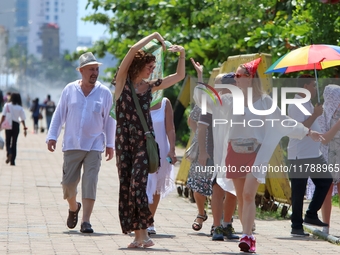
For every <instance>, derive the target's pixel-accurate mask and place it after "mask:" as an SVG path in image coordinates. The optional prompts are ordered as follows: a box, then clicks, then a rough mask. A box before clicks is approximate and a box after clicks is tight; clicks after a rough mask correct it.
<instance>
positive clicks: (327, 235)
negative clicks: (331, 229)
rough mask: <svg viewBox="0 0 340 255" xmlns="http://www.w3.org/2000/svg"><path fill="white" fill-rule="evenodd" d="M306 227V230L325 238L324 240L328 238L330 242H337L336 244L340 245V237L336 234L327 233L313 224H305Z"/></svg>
mask: <svg viewBox="0 0 340 255" xmlns="http://www.w3.org/2000/svg"><path fill="white" fill-rule="evenodd" d="M304 228H305V229H306V231H308V232H309V233H311V234H313V235H315V236H317V237H319V238H321V239H323V240H326V241H328V242H330V243H333V244H336V245H339V246H340V238H338V237H336V236H333V235H329V234H326V233H324V232H322V231H320V230H319V229H316V228H314V227H312V226H307V225H304Z"/></svg>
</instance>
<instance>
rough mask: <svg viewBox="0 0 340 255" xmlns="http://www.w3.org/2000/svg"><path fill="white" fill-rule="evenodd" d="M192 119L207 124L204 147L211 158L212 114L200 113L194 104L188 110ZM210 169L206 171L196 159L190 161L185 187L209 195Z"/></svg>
mask: <svg viewBox="0 0 340 255" xmlns="http://www.w3.org/2000/svg"><path fill="white" fill-rule="evenodd" d="M189 118H191V119H192V120H194V121H196V122H202V123H204V124H208V125H209V126H208V128H207V132H206V138H205V139H206V142H205V144H206V149H207V152H208V154H209V156H210V158H211V159H213V158H214V155H213V147H214V145H213V137H212V125H211V124H212V115H211V114H209V113H207V114H206V115H201V108H199V107H198V106H197V105H195V106H194V108H193V109H192V111H191V112H190V116H189ZM197 135H198V130H196V133H195V136H194V138H193V141H192V142H195V140H196V141H197ZM212 175H213V172H212V171H207V170H206V169H205V168H204V167H202V166H201V165H200V164H199V163H198V161H194V162H191V165H190V170H189V175H188V181H187V187H188V188H190V189H191V190H192V191H194V192H198V193H200V194H201V195H203V196H211V194H212V181H211V179H212Z"/></svg>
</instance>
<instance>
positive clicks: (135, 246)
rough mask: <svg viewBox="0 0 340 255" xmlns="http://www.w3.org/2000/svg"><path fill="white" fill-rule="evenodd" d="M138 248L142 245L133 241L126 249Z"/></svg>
mask: <svg viewBox="0 0 340 255" xmlns="http://www.w3.org/2000/svg"><path fill="white" fill-rule="evenodd" d="M139 247H142V244H141V243H139V242H137V241H133V242H132V243H130V244H129V245H128V248H139Z"/></svg>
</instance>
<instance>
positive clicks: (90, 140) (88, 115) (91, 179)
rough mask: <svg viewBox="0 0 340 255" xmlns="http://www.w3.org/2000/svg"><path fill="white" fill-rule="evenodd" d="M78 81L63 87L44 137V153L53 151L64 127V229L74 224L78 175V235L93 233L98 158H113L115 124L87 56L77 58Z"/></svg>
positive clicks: (107, 95) (96, 64)
mask: <svg viewBox="0 0 340 255" xmlns="http://www.w3.org/2000/svg"><path fill="white" fill-rule="evenodd" d="M79 62H80V65H79V67H78V68H77V70H79V72H80V74H81V76H82V79H81V80H76V81H74V82H71V83H69V84H67V86H66V87H65V88H64V90H63V91H62V94H61V98H60V101H59V103H58V105H57V108H56V111H55V112H54V114H53V117H52V121H51V126H50V128H49V130H48V135H47V146H48V150H49V151H51V152H53V151H54V150H55V149H56V143H57V139H58V136H59V135H60V132H61V128H62V126H63V125H64V124H65V130H64V138H63V144H62V151H63V152H64V164H63V178H62V186H63V193H64V199H66V200H67V201H68V203H69V215H68V219H67V226H68V227H69V228H70V229H73V228H75V227H76V225H77V223H78V213H79V211H80V208H81V203H79V202H77V198H76V197H77V186H78V183H79V182H80V177H81V168H82V167H83V174H82V203H83V217H82V221H81V222H82V223H81V228H80V231H81V232H82V233H93V229H92V226H91V224H90V216H91V213H92V210H93V206H94V202H95V199H96V191H97V183H98V173H99V169H100V165H101V158H102V156H101V154H102V153H103V151H104V148H105V156H106V157H107V160H111V159H112V158H113V154H114V135H115V134H114V133H115V121H114V119H112V118H111V117H110V114H109V113H110V109H111V107H112V102H113V101H112V93H111V91H110V90H109V89H108V88H107V87H106V86H104V85H103V84H101V83H100V82H99V81H97V77H98V74H99V65H101V63H99V62H97V60H96V59H95V57H94V56H93V54H92V53H91V52H87V53H84V54H83V55H81V56H80V57H79Z"/></svg>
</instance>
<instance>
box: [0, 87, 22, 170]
mask: <svg viewBox="0 0 340 255" xmlns="http://www.w3.org/2000/svg"><path fill="white" fill-rule="evenodd" d="M7 111H8V112H9V113H10V114H11V116H12V129H6V132H5V135H6V151H7V159H6V164H8V163H11V166H15V159H16V156H17V141H18V136H19V131H20V122H21V123H22V125H23V127H24V136H25V137H26V135H27V127H26V124H25V120H26V114H25V111H24V108H23V107H22V101H21V96H20V94H19V93H13V94H12V96H11V98H10V101H9V102H7V103H5V105H4V109H3V116H2V118H1V122H0V126H1V125H2V123H3V122H4V120H5V116H6V112H7Z"/></svg>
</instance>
